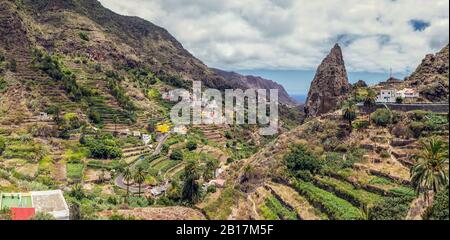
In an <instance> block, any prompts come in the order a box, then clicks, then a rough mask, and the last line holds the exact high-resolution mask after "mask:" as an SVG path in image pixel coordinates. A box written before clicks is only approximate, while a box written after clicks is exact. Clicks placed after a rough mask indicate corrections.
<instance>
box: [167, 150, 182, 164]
mask: <svg viewBox="0 0 450 240" xmlns="http://www.w3.org/2000/svg"><path fill="white" fill-rule="evenodd" d="M170 159H172V160H175V161H182V160H183V152H182V151H181V150H179V149H175V150H173V151H172V154H170Z"/></svg>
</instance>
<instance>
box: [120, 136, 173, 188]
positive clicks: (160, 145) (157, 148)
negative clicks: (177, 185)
mask: <svg viewBox="0 0 450 240" xmlns="http://www.w3.org/2000/svg"><path fill="white" fill-rule="evenodd" d="M169 136H170V133H166V134H164V135H163V136H162V137H161V138H160V139H159V141H158V145H157V146H156V148H155V151H154V152H153V153H152V155H151V156H156V155H158V154H160V153H161V150H162V147H163V145H164V143H165V142H166V141H167V139H168V138H169ZM142 160H144V158H142V156H140V157H139V159H138V160H137V161H136V162H134V163H133V164H131V165H130V167H131V168H134V167H136V166H137V165H138V164H139V163H140V162H141V161H142ZM114 183H115V185H116V186H117V187H119V188H122V189H125V190H126V189H127V185H126V184H125V182H124V179H123V174H119V175H118V176H117V177H116V179H115V180H114ZM128 189H129V191H130V192H131V193H139V188H138V187H135V186H129V188H128ZM144 189H146V187H145V186H143V188H141V191H142V190H144Z"/></svg>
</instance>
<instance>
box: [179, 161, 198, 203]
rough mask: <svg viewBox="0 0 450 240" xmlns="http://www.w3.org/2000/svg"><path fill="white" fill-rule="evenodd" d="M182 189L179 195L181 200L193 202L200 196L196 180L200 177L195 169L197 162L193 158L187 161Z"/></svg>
mask: <svg viewBox="0 0 450 240" xmlns="http://www.w3.org/2000/svg"><path fill="white" fill-rule="evenodd" d="M182 178H183V182H184V184H183V189H182V193H181V197H182V199H183V200H185V201H188V202H189V203H195V202H196V201H197V200H198V199H199V198H200V186H199V184H198V183H197V180H198V179H199V178H200V175H199V174H198V169H197V162H196V161H194V160H191V161H189V162H188V163H187V164H186V166H185V168H184V174H183V177H182Z"/></svg>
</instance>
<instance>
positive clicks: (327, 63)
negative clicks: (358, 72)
mask: <svg viewBox="0 0 450 240" xmlns="http://www.w3.org/2000/svg"><path fill="white" fill-rule="evenodd" d="M349 89H350V84H349V83H348V77H347V71H346V69H345V63H344V59H343V57H342V50H341V47H340V46H339V45H338V44H336V45H335V46H334V47H333V49H331V52H330V54H328V56H327V57H326V58H325V59H324V60H323V62H322V64H320V66H319V68H318V69H317V72H316V76H315V77H314V80H313V82H312V83H311V88H310V89H309V94H308V99H307V100H306V105H305V113H306V115H307V116H308V117H316V116H319V115H321V114H325V113H328V112H330V111H332V110H334V109H336V107H338V106H339V104H340V103H341V101H342V100H344V99H345V97H346V95H347V93H348V92H349Z"/></svg>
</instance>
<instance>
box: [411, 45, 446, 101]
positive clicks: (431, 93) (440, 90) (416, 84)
mask: <svg viewBox="0 0 450 240" xmlns="http://www.w3.org/2000/svg"><path fill="white" fill-rule="evenodd" d="M448 72H449V45H447V46H446V47H444V48H443V49H442V50H441V51H440V52H438V53H436V54H428V55H427V56H426V57H425V59H423V61H422V63H421V64H420V65H419V67H417V69H416V71H415V72H414V73H413V74H412V75H411V76H410V77H408V78H407V79H406V80H405V82H406V83H407V84H408V85H409V86H410V87H413V88H417V89H418V90H419V93H420V95H421V96H422V97H424V98H425V99H427V100H428V101H431V102H446V101H448V94H449V91H448Z"/></svg>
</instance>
